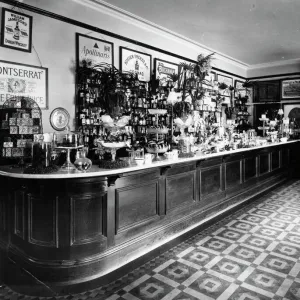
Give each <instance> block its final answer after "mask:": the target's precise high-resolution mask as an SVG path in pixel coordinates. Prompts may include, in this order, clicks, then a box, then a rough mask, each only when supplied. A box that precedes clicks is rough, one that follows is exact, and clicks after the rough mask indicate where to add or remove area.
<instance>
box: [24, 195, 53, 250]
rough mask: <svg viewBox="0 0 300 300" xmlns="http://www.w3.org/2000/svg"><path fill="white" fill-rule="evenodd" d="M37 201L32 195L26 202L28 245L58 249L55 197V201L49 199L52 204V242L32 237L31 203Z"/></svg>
mask: <svg viewBox="0 0 300 300" xmlns="http://www.w3.org/2000/svg"><path fill="white" fill-rule="evenodd" d="M35 199H36V200H37V201H39V200H40V199H37V198H36V197H34V196H32V195H30V194H29V195H28V198H27V201H28V242H29V243H30V244H34V245H38V246H44V247H51V248H58V197H55V199H51V200H52V201H53V202H54V203H53V211H52V215H53V219H52V221H53V228H52V233H53V235H52V238H53V239H52V241H51V242H45V241H40V240H36V239H34V238H33V237H32V201H33V200H35ZM48 201H49V199H48Z"/></svg>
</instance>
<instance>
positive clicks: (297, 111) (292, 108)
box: [282, 102, 300, 124]
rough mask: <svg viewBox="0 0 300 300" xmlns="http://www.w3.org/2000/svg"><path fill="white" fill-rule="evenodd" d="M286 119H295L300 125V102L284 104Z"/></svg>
mask: <svg viewBox="0 0 300 300" xmlns="http://www.w3.org/2000/svg"><path fill="white" fill-rule="evenodd" d="M282 108H283V113H284V114H283V116H284V118H289V119H292V118H295V119H296V120H297V122H298V124H300V123H299V122H300V102H298V103H282Z"/></svg>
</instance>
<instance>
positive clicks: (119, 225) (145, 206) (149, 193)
mask: <svg viewBox="0 0 300 300" xmlns="http://www.w3.org/2000/svg"><path fill="white" fill-rule="evenodd" d="M157 215H158V181H153V180H152V181H150V182H148V183H144V184H141V185H134V186H128V187H125V188H118V189H116V233H119V232H120V231H122V230H126V229H128V228H129V227H134V226H139V225H142V223H143V222H145V221H147V220H149V219H151V218H153V217H155V216H157Z"/></svg>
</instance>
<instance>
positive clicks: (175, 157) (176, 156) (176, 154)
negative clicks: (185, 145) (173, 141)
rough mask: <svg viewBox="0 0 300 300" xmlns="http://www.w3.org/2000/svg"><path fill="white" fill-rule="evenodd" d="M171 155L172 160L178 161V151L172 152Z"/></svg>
mask: <svg viewBox="0 0 300 300" xmlns="http://www.w3.org/2000/svg"><path fill="white" fill-rule="evenodd" d="M172 154H173V159H178V155H179V150H177V149H174V150H172Z"/></svg>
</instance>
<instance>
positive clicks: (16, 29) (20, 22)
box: [0, 8, 32, 52]
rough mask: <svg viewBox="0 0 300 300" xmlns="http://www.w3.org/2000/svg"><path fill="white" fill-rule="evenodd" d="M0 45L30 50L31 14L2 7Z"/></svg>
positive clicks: (25, 50)
mask: <svg viewBox="0 0 300 300" xmlns="http://www.w3.org/2000/svg"><path fill="white" fill-rule="evenodd" d="M1 23H2V24H1V41H0V43H1V46H2V47H6V48H10V49H14V50H19V51H24V52H31V47H32V16H29V15H26V14H24V13H20V12H18V11H15V10H11V9H8V8H2V22H1Z"/></svg>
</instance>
